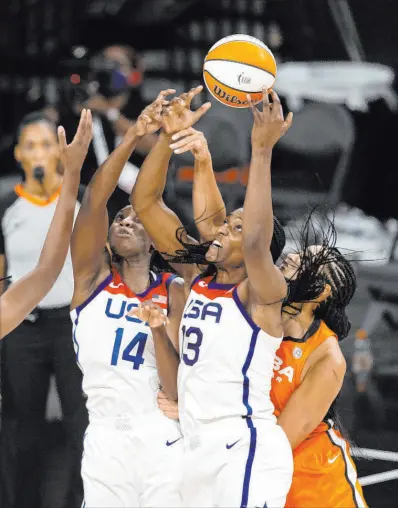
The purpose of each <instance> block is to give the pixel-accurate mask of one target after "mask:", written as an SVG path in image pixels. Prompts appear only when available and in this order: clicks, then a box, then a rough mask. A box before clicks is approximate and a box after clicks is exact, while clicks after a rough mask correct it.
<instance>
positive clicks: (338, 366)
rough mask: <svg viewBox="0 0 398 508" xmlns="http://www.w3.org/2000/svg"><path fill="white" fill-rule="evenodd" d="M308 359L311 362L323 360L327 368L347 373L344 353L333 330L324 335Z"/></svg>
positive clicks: (342, 373)
mask: <svg viewBox="0 0 398 508" xmlns="http://www.w3.org/2000/svg"><path fill="white" fill-rule="evenodd" d="M308 361H309V363H310V364H315V363H318V362H322V364H324V365H325V366H326V365H327V368H330V369H332V370H333V371H334V372H336V373H338V374H341V375H344V374H345V371H346V367H347V365H346V360H345V358H344V354H343V352H342V350H341V348H340V344H339V342H338V341H337V340H336V335H335V334H334V333H333V332H332V333H331V334H330V333H329V334H328V333H325V334H324V335H323V337H322V341H320V342H319V343H318V344H317V345H316V347H314V348H313V349H312V351H311V354H310V355H309V357H308ZM325 368H326V367H325Z"/></svg>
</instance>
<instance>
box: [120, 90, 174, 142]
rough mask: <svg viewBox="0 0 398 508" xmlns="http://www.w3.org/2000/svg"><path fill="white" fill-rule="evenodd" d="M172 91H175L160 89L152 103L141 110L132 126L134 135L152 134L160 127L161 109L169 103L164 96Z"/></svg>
mask: <svg viewBox="0 0 398 508" xmlns="http://www.w3.org/2000/svg"><path fill="white" fill-rule="evenodd" d="M173 93H175V90H174V89H172V88H169V89H168V90H162V91H161V92H160V93H159V95H158V96H157V98H156V99H155V100H154V101H153V102H152V104H149V106H147V107H146V108H145V109H144V110H143V111H142V112H141V114H140V116H139V117H138V118H137V121H136V123H135V125H134V127H132V131H134V134H135V135H138V136H145V135H147V134H154V133H155V132H156V131H158V130H159V129H160V127H161V125H162V122H161V114H162V109H163V108H164V107H166V106H167V105H168V104H169V101H168V100H166V97H167V96H168V95H170V94H173ZM127 135H128V133H127Z"/></svg>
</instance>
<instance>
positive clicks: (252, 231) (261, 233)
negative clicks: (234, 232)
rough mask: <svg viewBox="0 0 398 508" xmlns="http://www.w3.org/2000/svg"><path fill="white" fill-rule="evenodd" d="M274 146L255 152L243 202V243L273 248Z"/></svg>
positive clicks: (255, 246) (261, 247)
mask: <svg viewBox="0 0 398 508" xmlns="http://www.w3.org/2000/svg"><path fill="white" fill-rule="evenodd" d="M271 157H272V149H271V148H269V149H263V150H261V151H258V152H253V153H252V158H251V162H250V172H249V182H248V186H247V190H246V196H245V202H244V206H243V224H244V228H243V246H244V248H246V249H255V248H258V249H259V250H260V251H263V250H265V249H267V250H268V249H269V247H270V245H271V241H272V235H273V230H274V219H273V209H272V193H271Z"/></svg>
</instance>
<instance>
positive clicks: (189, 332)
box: [181, 325, 203, 367]
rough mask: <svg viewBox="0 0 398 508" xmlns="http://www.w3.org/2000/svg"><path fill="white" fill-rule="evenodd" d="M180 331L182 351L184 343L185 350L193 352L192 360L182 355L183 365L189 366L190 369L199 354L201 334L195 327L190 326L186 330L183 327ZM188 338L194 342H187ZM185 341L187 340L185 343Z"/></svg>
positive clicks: (184, 354) (201, 340) (186, 355)
mask: <svg viewBox="0 0 398 508" xmlns="http://www.w3.org/2000/svg"><path fill="white" fill-rule="evenodd" d="M181 331H182V336H183V339H182V341H183V342H182V350H183V351H184V346H185V343H186V344H187V349H189V350H190V351H194V356H193V358H190V357H189V355H188V354H187V353H183V355H182V359H183V362H184V363H185V365H189V366H190V367H192V366H193V365H195V363H196V362H197V361H198V360H199V353H200V346H201V345H202V342H203V332H202V330H201V329H200V328H197V327H196V326H190V327H189V328H188V329H187V328H186V326H185V325H184V326H183V327H182V329H181ZM189 337H192V338H195V339H196V340H195V341H194V342H192V341H191V340H189ZM186 339H188V340H187V341H186Z"/></svg>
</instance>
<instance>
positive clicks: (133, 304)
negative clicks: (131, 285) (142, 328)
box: [126, 303, 142, 323]
mask: <svg viewBox="0 0 398 508" xmlns="http://www.w3.org/2000/svg"><path fill="white" fill-rule="evenodd" d="M136 307H138V304H136V303H129V304H128V305H127V309H126V312H127V314H128V313H129V312H130V311H131V310H132V309H135V308H136ZM126 320H127V321H130V322H131V323H142V321H141V320H140V319H138V318H136V317H134V316H128V315H126Z"/></svg>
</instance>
